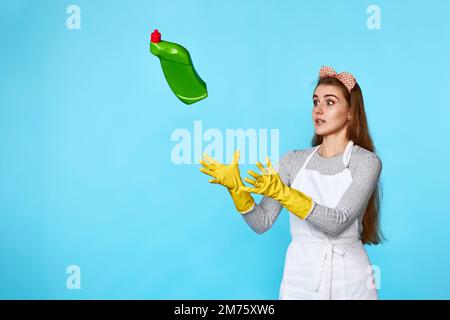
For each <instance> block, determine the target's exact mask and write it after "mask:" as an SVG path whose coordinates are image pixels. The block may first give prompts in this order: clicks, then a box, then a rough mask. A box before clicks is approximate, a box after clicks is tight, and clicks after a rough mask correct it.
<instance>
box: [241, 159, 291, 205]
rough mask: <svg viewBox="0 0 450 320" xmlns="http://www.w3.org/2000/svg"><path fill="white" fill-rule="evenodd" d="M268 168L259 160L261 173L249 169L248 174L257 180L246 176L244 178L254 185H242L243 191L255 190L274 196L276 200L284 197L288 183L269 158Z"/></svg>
mask: <svg viewBox="0 0 450 320" xmlns="http://www.w3.org/2000/svg"><path fill="white" fill-rule="evenodd" d="M266 163H267V168H264V166H263V165H262V164H261V163H260V162H257V163H256V165H257V166H258V168H259V170H260V171H261V174H258V173H256V172H254V171H253V170H248V171H247V172H248V174H249V175H251V176H252V177H253V178H255V180H252V179H250V178H244V180H245V181H246V182H248V183H250V184H251V185H253V186H254V187H253V188H251V187H247V186H242V187H240V188H239V189H240V190H242V191H247V192H253V193H258V194H262V195H265V196H267V197H270V198H273V199H275V200H278V201H280V200H281V199H282V198H283V194H284V191H285V188H286V185H285V184H284V183H283V181H281V178H280V176H279V175H278V172H277V171H276V170H275V169H274V168H273V167H272V162H271V161H270V159H269V158H267V160H266Z"/></svg>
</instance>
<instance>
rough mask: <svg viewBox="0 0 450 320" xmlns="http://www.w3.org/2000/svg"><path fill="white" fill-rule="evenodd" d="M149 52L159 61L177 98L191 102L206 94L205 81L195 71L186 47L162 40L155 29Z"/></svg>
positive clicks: (200, 98)
mask: <svg viewBox="0 0 450 320" xmlns="http://www.w3.org/2000/svg"><path fill="white" fill-rule="evenodd" d="M150 52H151V53H152V54H154V55H155V56H157V57H158V58H159V60H160V61H161V67H162V69H163V72H164V76H165V78H166V80H167V83H168V84H169V86H170V88H171V89H172V91H173V93H174V94H175V95H176V96H177V97H178V99H180V100H181V101H183V102H184V103H186V104H192V103H195V102H197V101H200V100H202V99H204V98H206V97H207V96H208V91H207V90H206V83H205V82H204V81H203V80H202V79H201V78H200V76H199V75H198V74H197V72H196V71H195V69H194V65H193V64H192V60H191V56H190V55H189V51H187V50H186V48H184V47H182V46H180V45H179V44H177V43H173V42H168V41H162V40H161V34H160V33H159V32H158V29H155V31H153V33H152V35H151V38H150Z"/></svg>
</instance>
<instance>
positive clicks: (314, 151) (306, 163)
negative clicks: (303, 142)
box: [302, 144, 320, 169]
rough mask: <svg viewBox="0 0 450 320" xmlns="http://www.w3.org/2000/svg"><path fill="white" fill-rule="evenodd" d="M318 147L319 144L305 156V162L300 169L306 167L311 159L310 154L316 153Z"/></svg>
mask: <svg viewBox="0 0 450 320" xmlns="http://www.w3.org/2000/svg"><path fill="white" fill-rule="evenodd" d="M319 148H320V144H319V145H318V146H316V147H315V149H314V150H313V151H312V152H311V154H310V155H309V156H308V158H306V160H305V162H304V163H303V166H302V169H305V168H306V166H307V165H308V163H309V161H310V160H311V158H312V156H313V155H314V153H316V151H317V150H319Z"/></svg>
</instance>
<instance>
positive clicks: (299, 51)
mask: <svg viewBox="0 0 450 320" xmlns="http://www.w3.org/2000/svg"><path fill="white" fill-rule="evenodd" d="M70 4H76V5H78V6H79V7H80V9H81V29H80V30H69V29H67V28H66V20H67V18H68V17H69V14H67V13H66V9H67V7H68V6H69V5H70ZM371 4H376V5H378V6H379V7H380V9H381V29H380V30H370V29H368V28H367V26H366V20H367V19H368V18H369V16H370V14H368V13H366V9H367V7H368V6H369V5H371ZM449 12H450V6H449V5H448V3H447V2H445V1H376V3H372V1H345V2H344V1H337V0H336V1H320V2H317V1H314V2H313V1H302V2H300V1H283V2H280V1H206V0H205V1H189V2H188V1H186V2H185V1H81V0H79V1H73V2H72V1H9V2H7V1H2V3H1V4H0V36H1V39H2V44H1V50H0V152H1V153H0V237H1V238H0V262H1V265H0V298H12V299H16V298H24V299H34V298H44V299H81V298H83V299H93V298H106V299H109V298H125V299H131V298H138V299H141V298H142V299H235V298H236V299H240V298H242V299H247V298H248V299H277V298H278V289H279V285H280V281H281V277H282V269H283V265H284V257H285V251H286V248H287V245H288V243H289V239H290V236H289V224H288V215H287V211H286V210H283V212H282V214H281V215H280V217H279V219H278V220H277V222H276V223H275V225H274V226H273V228H272V229H271V230H270V231H268V232H267V233H264V234H262V235H258V234H256V233H254V232H253V231H252V230H251V229H250V228H249V227H248V225H247V224H246V223H245V221H244V220H243V219H242V217H240V216H239V213H237V212H236V211H235V210H234V206H233V203H232V201H231V200H230V198H229V197H228V195H227V192H226V190H224V188H223V187H221V186H218V185H212V184H209V183H208V177H207V176H205V175H203V174H202V173H201V172H199V170H198V169H199V165H196V164H194V165H175V164H174V163H173V162H172V161H171V158H170V155H171V150H172V148H173V147H174V145H175V144H176V143H175V142H173V141H171V138H170V137H171V134H172V132H173V131H174V130H176V129H178V128H186V129H187V130H189V131H190V132H192V131H193V124H194V121H197V120H198V121H202V124H203V127H204V129H208V128H216V129H219V130H220V131H221V132H223V133H224V132H225V130H226V129H227V128H243V129H248V128H254V129H268V130H271V129H279V130H280V141H279V142H280V154H281V155H282V154H284V153H285V152H287V151H289V150H292V149H304V148H309V147H310V140H311V138H312V135H313V125H312V121H311V109H312V102H311V96H312V91H313V89H314V82H315V81H316V79H317V75H318V71H319V68H320V66H322V65H330V66H332V67H334V68H335V69H336V70H337V71H338V72H340V71H349V72H352V73H353V74H354V75H355V77H356V79H357V80H358V83H359V84H360V86H361V87H362V90H363V93H364V98H365V106H366V112H367V117H368V121H369V125H370V130H371V134H372V137H373V139H374V142H375V145H376V148H377V153H378V155H379V156H380V158H381V159H382V162H383V171H382V176H381V185H382V189H383V198H382V199H383V201H382V229H383V230H384V233H385V234H386V236H387V238H388V240H389V241H388V242H386V243H385V244H383V245H380V246H376V247H373V246H372V247H370V246H368V247H367V250H368V253H369V256H370V259H371V262H372V264H374V265H377V266H379V268H380V270H381V288H380V290H379V294H380V298H382V299H408V298H411V299H435V298H437V299H449V298H450V275H449V272H448V270H450V255H449V250H448V246H449V245H450V233H449V227H450V212H449V206H448V203H447V202H446V201H447V200H448V199H449V196H450V192H449V190H450V188H449V178H450V173H449V170H448V163H450V151H449V147H448V139H447V137H448V119H449V116H450V111H449V110H450V109H449V103H448V98H447V96H446V93H447V92H449V89H450V88H449V81H448V78H449V76H448V75H449V74H450V63H449V60H448V57H449V56H450V43H449V42H448V41H447V40H446V39H448V36H449V31H450V24H449V23H448V15H449ZM154 28H158V29H159V30H160V32H161V33H162V38H163V39H164V40H167V41H172V42H177V43H180V44H182V45H183V46H185V47H186V48H188V50H189V51H190V53H191V55H192V57H193V61H194V65H195V67H196V69H197V71H198V73H199V74H200V75H201V77H202V78H203V79H204V80H205V82H206V83H207V85H208V92H209V97H208V98H207V99H205V100H203V101H201V102H198V103H196V104H194V105H191V106H186V105H184V104H183V103H181V102H180V101H179V100H178V99H176V97H175V96H174V95H173V94H172V92H171V91H170V89H169V87H168V85H167V83H166V82H165V80H164V78H163V74H162V71H161V67H160V64H159V61H158V60H157V58H155V57H154V56H152V55H151V54H150V53H149V48H148V46H149V40H148V39H149V35H150V33H151V32H152V31H153V29H154ZM250 167H253V165H251V164H245V165H243V166H242V169H241V172H244V173H245V172H246V169H248V168H250ZM72 264H75V265H78V266H80V268H81V290H69V289H67V287H66V279H67V277H68V274H66V268H67V267H68V266H69V265H72Z"/></svg>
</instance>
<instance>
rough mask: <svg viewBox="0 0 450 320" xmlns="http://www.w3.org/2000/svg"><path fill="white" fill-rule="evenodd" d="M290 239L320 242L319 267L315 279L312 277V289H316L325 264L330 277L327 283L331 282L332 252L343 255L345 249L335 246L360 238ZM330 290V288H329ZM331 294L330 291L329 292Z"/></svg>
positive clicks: (353, 241) (354, 241)
mask: <svg viewBox="0 0 450 320" xmlns="http://www.w3.org/2000/svg"><path fill="white" fill-rule="evenodd" d="M292 241H295V242H301V243H316V244H317V243H322V244H323V246H322V252H321V254H320V267H319V270H317V273H316V275H315V279H314V291H316V292H317V291H318V290H319V287H320V283H321V282H322V278H323V272H324V270H325V266H326V265H327V266H328V270H329V277H330V279H329V280H330V281H329V284H331V276H332V266H333V259H332V256H333V253H336V254H338V255H340V256H344V255H345V250H344V249H342V248H341V247H339V246H337V244H338V245H339V244H354V243H357V242H360V241H361V240H360V239H359V238H356V239H337V240H325V239H324V240H319V239H318V240H311V239H307V240H306V239H305V240H302V239H298V238H297V239H292ZM330 291H331V288H330ZM330 294H331V292H330Z"/></svg>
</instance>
